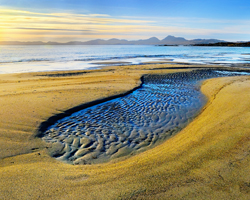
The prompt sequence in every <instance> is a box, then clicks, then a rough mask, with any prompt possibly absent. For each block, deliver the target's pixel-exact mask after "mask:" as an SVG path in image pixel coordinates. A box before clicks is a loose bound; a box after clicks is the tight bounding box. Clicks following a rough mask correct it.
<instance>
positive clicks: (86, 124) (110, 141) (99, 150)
mask: <svg viewBox="0 0 250 200" xmlns="http://www.w3.org/2000/svg"><path fill="white" fill-rule="evenodd" d="M233 75H240V73H239V72H236V73H232V72H226V71H223V72H220V71H212V70H197V71H193V72H181V73H175V74H163V75H146V76H144V78H143V80H144V84H143V86H142V87H141V88H139V89H138V90H136V91H134V92H133V93H131V94H129V95H127V96H125V97H120V98H117V99H115V100H110V101H107V102H105V103H102V104H98V105H95V106H92V107H89V108H86V109H84V110H81V111H79V112H76V113H74V114H72V115H71V116H68V117H65V118H63V119H61V120H59V121H57V122H56V123H55V124H54V125H52V126H50V127H49V128H48V129H47V131H46V132H45V133H44V135H43V140H44V141H46V142H47V143H51V146H52V147H51V148H50V154H51V156H53V157H55V158H57V159H58V160H61V161H64V162H68V163H72V164H91V163H100V162H106V161H108V160H110V159H113V158H118V157H121V156H126V155H129V154H133V153H135V152H140V151H144V150H146V149H148V148H151V147H153V146H155V145H156V144H158V143H160V142H161V141H163V140H166V139H167V138H169V137H171V136H172V135H173V134H176V133H177V132H178V131H179V130H180V129H181V128H183V127H184V126H186V125H187V124H188V122H189V121H190V120H192V119H193V118H194V117H195V116H196V115H197V114H198V113H199V111H200V109H201V108H202V106H203V105H204V104H205V97H204V95H203V94H202V93H201V92H200V90H199V85H200V81H202V80H204V79H208V78H213V77H221V76H233ZM243 75H245V74H244V73H243Z"/></svg>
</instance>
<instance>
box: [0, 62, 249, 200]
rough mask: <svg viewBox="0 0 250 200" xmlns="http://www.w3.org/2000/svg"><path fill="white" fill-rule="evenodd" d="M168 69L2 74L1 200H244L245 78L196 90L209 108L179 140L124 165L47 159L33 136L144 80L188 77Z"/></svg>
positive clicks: (246, 171)
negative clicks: (58, 118)
mask: <svg viewBox="0 0 250 200" xmlns="http://www.w3.org/2000/svg"><path fill="white" fill-rule="evenodd" d="M164 67H166V68H167V69H166V70H165V69H164ZM171 67H172V66H171V65H166V64H164V65H146V66H141V65H140V66H124V67H119V68H116V67H113V68H105V69H102V70H97V71H95V72H91V73H83V72H79V74H78V72H54V73H51V72H50V73H29V74H11V75H0V76H1V93H0V95H1V97H0V98H1V101H0V103H1V109H2V112H1V115H0V119H1V120H0V129H1V133H0V143H1V146H0V150H1V158H2V159H1V161H0V166H1V169H0V180H1V182H0V194H1V197H2V199H39V198H40V199H51V198H57V199H66V198H67V199H69V198H75V199H79V198H84V199H133V198H134V199H136V198H137V199H163V198H165V199H166V198H168V199H180V198H186V199H195V198H196V199H200V198H203V199H218V197H220V199H224V198H227V199H248V198H249V194H250V187H249V180H250V177H249V174H250V173H249V163H250V159H249V152H250V149H249V146H250V145H249V141H250V140H249V137H250V135H249V128H250V127H249V124H250V117H249V109H250V108H249V102H248V101H247V99H249V97H250V79H249V77H247V76H244V77H226V78H219V79H211V80H207V81H205V83H204V84H203V86H202V88H201V89H202V92H203V93H204V94H205V95H206V96H207V97H208V99H209V101H208V103H207V104H206V106H205V108H204V109H203V110H202V112H201V114H200V115H199V116H198V117H196V118H195V120H193V121H192V122H191V123H190V124H188V125H187V126H186V127H185V128H184V129H183V130H182V131H181V132H179V133H178V134H177V135H176V136H174V137H172V138H171V139H169V140H167V141H166V142H164V143H162V144H161V145H158V146H156V147H155V148H153V149H149V150H147V151H145V152H142V153H140V154H138V155H135V156H132V157H130V158H127V159H124V158H121V159H118V160H115V161H111V162H108V163H104V164H96V165H77V166H76V165H69V164H64V163H62V162H60V161H57V160H55V159H54V158H52V157H50V156H49V155H48V150H47V148H48V146H47V145H46V143H45V142H43V141H42V140H41V139H40V138H37V137H35V135H36V134H37V130H38V127H39V126H40V124H41V123H42V122H44V121H46V120H47V119H48V118H49V117H51V116H53V115H55V114H60V113H62V112H63V111H65V110H68V109H70V108H72V107H76V106H78V105H81V104H82V103H87V102H90V101H94V100H97V99H103V98H105V97H109V96H115V95H118V94H122V93H125V92H126V91H128V90H132V89H133V88H134V87H137V86H139V85H140V83H141V82H140V78H141V76H142V75H143V74H161V73H173V72H176V71H190V70H192V69H189V68H187V69H183V65H181V66H180V67H182V68H180V70H178V69H176V67H178V65H174V67H175V68H174V69H169V68H171ZM188 67H190V66H188ZM195 67H197V65H195ZM201 67H208V66H201ZM213 67H216V66H213ZM67 73H68V74H70V75H67ZM71 73H75V74H73V75H72V74H71ZM48 74H50V76H47V75H48ZM51 74H54V76H52V75H51ZM63 74H64V75H63Z"/></svg>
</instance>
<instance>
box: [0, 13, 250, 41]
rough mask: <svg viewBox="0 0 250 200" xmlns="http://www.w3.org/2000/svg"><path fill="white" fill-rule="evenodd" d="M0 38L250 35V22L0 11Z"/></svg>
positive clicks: (60, 38)
mask: <svg viewBox="0 0 250 200" xmlns="http://www.w3.org/2000/svg"><path fill="white" fill-rule="evenodd" d="M0 13H1V18H0V34H1V35H0V36H1V37H0V39H1V40H5V38H6V39H8V40H15V41H16V40H19V41H24V40H25V41H27V38H29V40H30V41H34V40H37V38H41V39H42V40H47V39H49V40H53V41H59V42H60V41H61V40H62V38H64V39H65V40H67V39H68V38H70V39H72V38H75V39H80V40H82V41H85V40H89V39H94V38H96V37H97V36H98V37H99V38H108V36H110V38H112V37H117V38H122V37H123V38H124V39H126V38H133V39H138V38H143V37H144V38H148V37H151V36H157V37H165V36H166V35H168V34H177V35H180V36H183V35H190V36H192V35H199V36H203V37H204V36H206V37H209V36H214V35H216V34H217V35H221V34H224V35H226V34H239V35H242V34H246V35H247V34H249V32H250V28H249V27H250V20H221V19H219V20H216V19H206V18H183V17H164V18H159V17H158V18H157V17H131V16H123V17H112V16H110V15H106V14H74V13H40V12H30V11H25V10H12V9H0Z"/></svg>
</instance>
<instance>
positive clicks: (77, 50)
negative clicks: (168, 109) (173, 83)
mask: <svg viewBox="0 0 250 200" xmlns="http://www.w3.org/2000/svg"><path fill="white" fill-rule="evenodd" d="M150 61H154V62H162V61H172V62H184V63H198V64H230V63H250V47H192V46H153V45H152V46H150V45H92V46H88V45H75V46H74V45H8V46H7V45H0V73H2V74H3V73H19V72H38V71H57V70H84V69H93V68H98V67H100V66H103V64H100V63H101V62H113V65H119V62H123V63H122V64H124V62H126V64H141V63H147V62H150ZM108 65H111V64H110V63H109V64H108Z"/></svg>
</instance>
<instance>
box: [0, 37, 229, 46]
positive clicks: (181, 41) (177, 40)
mask: <svg viewBox="0 0 250 200" xmlns="http://www.w3.org/2000/svg"><path fill="white" fill-rule="evenodd" d="M219 42H225V41H223V40H217V39H194V40H186V39H185V38H183V37H175V36H171V35H169V36H167V37H166V38H164V39H163V40H159V39H158V38H157V37H151V38H149V39H144V40H134V41H129V40H124V39H116V38H113V39H110V40H102V39H96V40H90V41H87V42H79V41H72V42H66V43H59V42H39V41H38V42H17V41H9V42H0V44H1V45H196V44H212V43H219Z"/></svg>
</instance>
